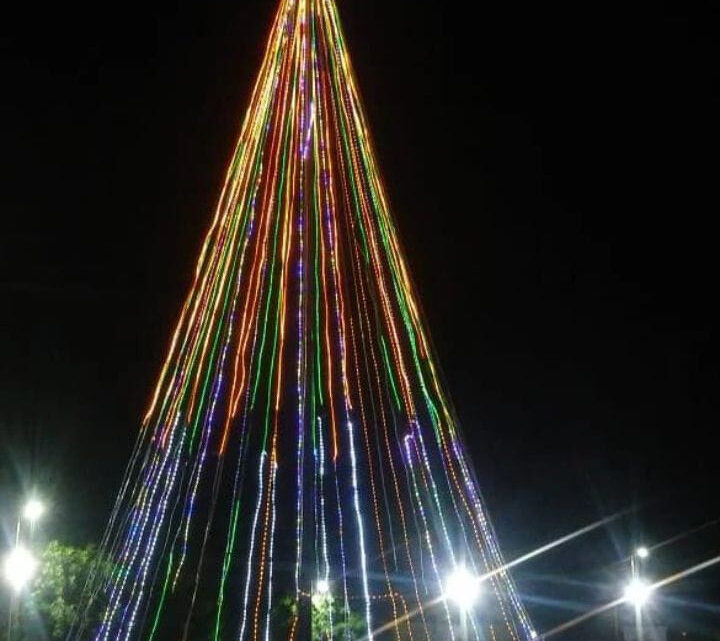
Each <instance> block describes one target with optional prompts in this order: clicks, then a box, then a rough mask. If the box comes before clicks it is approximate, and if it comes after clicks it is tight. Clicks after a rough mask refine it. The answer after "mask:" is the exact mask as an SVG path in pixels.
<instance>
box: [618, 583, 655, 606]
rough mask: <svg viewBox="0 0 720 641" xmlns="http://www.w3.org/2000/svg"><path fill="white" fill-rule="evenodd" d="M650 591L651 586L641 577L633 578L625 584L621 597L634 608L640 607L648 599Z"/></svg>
mask: <svg viewBox="0 0 720 641" xmlns="http://www.w3.org/2000/svg"><path fill="white" fill-rule="evenodd" d="M651 593H652V586H651V585H650V584H648V583H647V582H646V581H643V580H642V579H633V580H632V581H630V583H628V584H627V586H625V592H624V594H623V598H624V599H625V601H626V602H627V603H629V604H631V605H634V606H635V607H636V608H641V607H642V606H644V605H645V604H646V603H647V602H648V601H649V600H650V595H651Z"/></svg>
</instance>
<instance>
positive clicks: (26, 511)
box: [22, 498, 45, 525]
mask: <svg viewBox="0 0 720 641" xmlns="http://www.w3.org/2000/svg"><path fill="white" fill-rule="evenodd" d="M44 513H45V505H43V503H42V501H40V500H39V499H36V498H32V499H30V500H29V501H28V502H27V503H25V507H24V508H23V512H22V515H23V518H24V519H25V520H27V521H29V522H30V525H34V524H35V523H36V522H37V520H38V519H39V518H40V517H41V516H42V515H43V514H44Z"/></svg>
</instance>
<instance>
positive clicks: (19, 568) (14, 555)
mask: <svg viewBox="0 0 720 641" xmlns="http://www.w3.org/2000/svg"><path fill="white" fill-rule="evenodd" d="M37 567H38V562H37V560H36V559H35V557H34V556H33V555H32V554H30V552H29V551H28V550H26V549H25V548H24V547H22V546H21V545H18V546H17V547H15V548H14V549H13V550H12V551H11V552H10V553H9V554H8V555H7V556H6V557H5V568H4V569H5V579H6V580H7V582H8V583H9V584H10V587H12V589H13V590H15V591H16V592H20V591H21V590H22V589H23V588H24V587H25V586H26V585H27V584H28V583H29V582H30V580H31V579H32V578H33V576H35V571H36V570H37Z"/></svg>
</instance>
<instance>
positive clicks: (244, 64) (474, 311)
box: [0, 0, 720, 638]
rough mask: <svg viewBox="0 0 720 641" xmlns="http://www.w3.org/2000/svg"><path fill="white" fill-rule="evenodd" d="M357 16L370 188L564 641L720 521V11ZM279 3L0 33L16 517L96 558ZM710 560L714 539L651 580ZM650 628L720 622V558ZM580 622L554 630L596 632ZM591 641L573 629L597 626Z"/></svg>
mask: <svg viewBox="0 0 720 641" xmlns="http://www.w3.org/2000/svg"><path fill="white" fill-rule="evenodd" d="M691 4H692V3H685V5H686V6H683V7H680V6H673V5H672V4H670V3H652V4H651V3H621V2H617V1H616V0H615V1H612V2H610V3H602V4H597V3H595V4H593V3H581V2H570V1H569V0H550V1H548V2H538V3H527V4H523V3H516V2H492V3H491V2H477V3H472V4H468V5H463V4H462V3H458V2H428V1H426V0H417V1H415V2H412V3H409V2H404V1H400V0H398V1H396V2H389V1H388V0H385V1H380V0H363V1H357V0H338V5H339V8H340V13H341V16H342V18H343V21H344V27H345V30H346V33H347V36H348V41H349V47H350V51H351V54H352V56H353V62H354V65H355V68H356V72H357V75H358V78H359V84H360V88H361V91H362V93H363V98H364V101H365V105H366V109H367V112H368V117H369V122H370V125H371V128H372V132H373V136H374V140H375V144H376V149H377V153H378V156H379V160H380V166H381V168H382V170H383V173H384V176H385V182H386V184H387V188H388V192H389V195H390V199H391V203H392V206H393V210H394V214H395V217H396V220H397V222H398V227H399V230H400V233H401V238H402V241H403V243H404V245H405V249H406V253H407V257H408V261H409V264H410V267H411V270H412V273H413V275H414V278H415V281H416V285H417V288H418V291H419V294H420V299H421V301H422V304H423V307H424V312H425V314H426V317H427V320H428V322H429V326H430V330H431V333H432V336H433V339H434V341H435V346H436V351H437V354H438V358H439V362H440V364H441V366H442V369H443V372H444V376H445V378H446V381H447V385H448V387H449V390H450V393H451V396H452V398H453V400H454V403H455V406H456V409H457V412H458V415H459V417H460V419H461V423H462V425H463V426H464V431H465V434H466V436H467V440H468V443H469V445H470V448H471V452H472V456H473V461H474V464H475V466H476V468H477V471H478V475H479V478H480V481H481V483H482V487H483V491H484V493H485V498H486V500H487V502H488V504H489V507H490V511H491V515H492V517H493V520H494V523H495V526H496V529H497V530H498V534H499V537H500V540H501V541H502V543H503V549H504V552H505V554H506V556H507V557H508V558H514V557H515V556H517V555H519V554H522V553H525V552H527V551H529V550H531V549H533V548H534V547H537V546H539V545H541V544H544V543H546V542H549V541H551V540H553V539H555V538H557V537H559V536H562V535H564V534H567V533H569V532H571V531H573V530H575V529H577V528H580V527H582V526H585V525H588V524H590V523H592V522H594V521H596V520H598V519H601V518H605V517H608V516H611V515H614V514H616V513H618V512H619V511H626V512H625V513H624V514H623V515H622V516H621V517H618V518H617V519H616V520H614V521H612V522H611V523H609V524H608V525H606V526H605V527H602V528H600V529H598V530H597V531H596V532H595V533H593V534H591V535H588V536H585V537H583V538H582V539H579V540H577V541H575V542H573V543H570V544H567V545H564V546H563V547H561V548H559V549H557V550H555V551H553V552H551V553H548V554H546V555H544V556H543V557H542V558H541V559H538V560H536V561H533V562H530V563H527V564H525V565H522V566H520V567H519V568H517V570H516V572H515V576H516V579H517V580H518V583H519V586H520V589H521V592H522V593H523V594H524V595H525V599H526V603H527V605H528V608H529V610H530V613H531V615H533V617H534V618H535V619H536V621H537V622H538V628H539V629H541V630H542V629H546V628H547V627H551V626H552V625H555V624H557V623H559V622H561V621H563V620H566V619H569V618H572V617H573V616H575V614H577V612H580V611H584V610H585V609H588V608H590V607H592V605H593V604H599V603H602V602H603V601H605V600H610V599H612V598H614V597H615V596H616V593H617V591H618V590H619V586H620V584H621V582H622V580H623V576H624V572H625V571H626V564H624V561H623V560H624V559H627V555H628V552H629V550H630V549H631V548H632V546H633V544H634V543H636V542H640V541H642V542H646V543H647V544H648V545H651V546H652V545H655V544H658V543H661V542H663V541H665V540H667V539H670V538H672V537H675V536H678V535H682V534H685V533H687V532H688V531H689V530H692V529H693V528H696V527H697V526H700V525H703V524H705V523H707V522H709V521H712V520H713V519H717V518H720V492H719V491H718V486H719V485H720V483H719V480H720V479H719V475H718V462H717V461H718V451H719V450H718V446H717V445H716V444H715V443H714V439H716V438H717V436H716V434H715V433H716V431H717V428H718V425H719V422H718V418H719V415H720V411H719V409H720V408H719V407H718V405H719V404H718V389H719V387H718V385H719V383H720V380H719V379H720V350H719V344H718V320H719V319H718V312H717V311H716V306H717V300H716V299H717V291H718V285H717V271H718V270H717V254H718V241H717V235H716V233H715V231H714V226H715V225H714V224H713V223H715V218H716V216H717V212H718V196H717V175H718V160H717V158H718V143H720V126H718V118H717V114H718V113H719V107H720V104H719V103H720V88H719V84H718V81H719V79H720V74H719V73H718V65H717V61H718V60H719V59H720V44H719V43H718V39H717V32H718V26H719V25H720V21H718V8H717V5H716V6H715V8H714V9H713V8H712V7H711V5H710V3H709V2H704V3H699V4H695V5H694V6H692V7H691ZM274 9H275V3H274V2H272V1H271V2H257V1H246V2H243V1H237V2H231V3H230V2H226V3H217V2H209V3H208V2H194V3H178V4H167V5H165V6H160V5H159V4H155V5H152V4H140V3H137V4H134V3H93V4H91V5H87V6H85V5H82V4H80V3H74V4H67V3H55V5H54V6H52V7H51V8H49V9H44V8H43V9H41V8H40V7H39V6H38V5H35V4H31V3H23V4H22V5H21V6H16V7H15V8H14V9H13V11H12V15H9V14H6V15H4V16H3V20H2V22H3V25H2V27H0V29H2V36H1V41H2V57H3V61H2V92H3V94H4V98H3V101H2V112H1V121H2V125H1V126H2V156H3V161H4V166H3V168H2V179H1V180H0V184H1V185H2V186H1V187H0V193H1V194H2V196H1V201H0V207H1V209H0V211H1V212H2V228H0V301H1V303H0V312H1V313H0V506H1V508H2V515H1V516H0V519H4V523H5V528H6V535H8V536H9V532H10V530H11V529H12V527H13V522H12V518H8V515H9V514H11V511H12V509H13V504H14V502H15V501H16V500H17V498H18V496H19V495H20V494H21V492H22V491H23V490H22V489H21V488H25V491H27V490H28V489H29V488H31V487H32V486H37V487H38V488H40V490H41V491H42V493H43V494H44V495H46V496H50V497H51V499H52V502H53V508H52V511H51V514H50V517H49V519H48V522H47V523H46V525H45V528H46V530H47V535H48V536H56V537H60V538H63V539H65V540H70V541H76V542H83V541H93V540H97V539H98V538H99V537H100V534H101V531H102V528H103V525H104V522H105V519H106V517H107V515H108V514H109V510H110V506H111V504H112V501H113V498H114V494H115V492H116V490H117V488H118V484H119V481H120V477H121V475H122V472H123V469H124V465H125V462H126V460H127V458H128V456H129V453H130V450H131V447H132V445H133V442H134V437H135V434H136V430H137V427H138V425H139V419H140V418H141V416H142V413H143V408H144V406H145V403H146V402H147V400H148V396H149V394H150V392H151V388H152V385H153V383H154V380H155V378H156V376H157V374H158V372H159V369H160V366H161V363H162V360H163V357H164V353H165V350H166V347H167V345H168V341H169V338H170V335H171V331H172V329H173V327H174V322H175V318H176V315H177V314H178V312H179V309H180V304H181V301H182V299H183V297H184V294H185V292H186V290H187V288H188V286H189V284H190V277H191V274H192V271H193V268H194V265H195V261H196V257H197V253H198V251H199V248H200V243H201V240H202V238H203V235H204V230H205V228H206V226H207V224H208V223H209V220H210V216H211V212H212V209H213V207H214V204H215V199H216V196H217V194H218V191H219V188H220V186H221V181H222V179H223V172H224V168H225V164H226V162H227V160H228V158H229V155H230V153H231V151H232V148H233V145H234V141H235V138H236V136H237V134H238V129H239V125H240V122H241V119H242V116H243V115H244V110H245V107H246V104H247V100H248V97H249V91H250V89H251V85H252V83H253V81H254V78H255V73H256V70H257V68H258V66H259V63H260V59H261V56H262V53H263V46H264V37H265V33H266V31H267V28H268V26H269V23H270V20H271V17H272V14H273V11H274ZM717 554H720V525H716V526H710V527H706V528H705V529H703V530H701V531H699V532H695V533H692V534H688V535H687V536H684V537H681V538H679V539H678V540H676V541H674V542H672V543H669V544H667V545H665V546H663V547H661V548H659V549H657V550H656V552H655V554H654V555H653V560H652V561H651V563H650V564H649V566H648V571H649V572H650V573H651V574H652V575H653V576H656V577H661V576H664V575H665V574H667V573H671V572H673V571H676V570H678V569H683V568H686V567H689V566H691V565H693V564H694V563H697V562H699V561H702V560H704V559H706V558H710V557H713V556H715V555H717ZM663 596H664V598H663V599H660V600H659V601H658V608H657V609H658V612H657V617H658V618H659V619H662V620H664V621H665V622H666V623H667V622H670V623H672V624H673V625H676V626H678V627H681V628H682V629H689V630H690V629H692V630H697V631H702V630H705V631H718V630H720V607H718V603H720V568H716V569H714V570H709V571H706V572H704V573H702V574H697V575H696V576H694V577H692V578H691V579H688V580H686V581H684V582H681V583H678V584H677V585H676V586H674V587H673V588H672V589H669V590H667V591H665V592H664V593H663ZM582 630H588V628H577V629H576V630H575V631H574V632H573V633H572V634H568V635H567V637H566V638H582V634H583V632H582ZM577 635H580V636H577Z"/></svg>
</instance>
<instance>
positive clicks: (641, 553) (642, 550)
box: [635, 545, 650, 559]
mask: <svg viewBox="0 0 720 641" xmlns="http://www.w3.org/2000/svg"><path fill="white" fill-rule="evenodd" d="M635 554H637V555H638V558H641V559H647V558H648V557H649V556H650V550H648V549H647V548H646V547H645V546H644V545H641V546H640V547H639V548H638V549H637V550H635Z"/></svg>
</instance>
